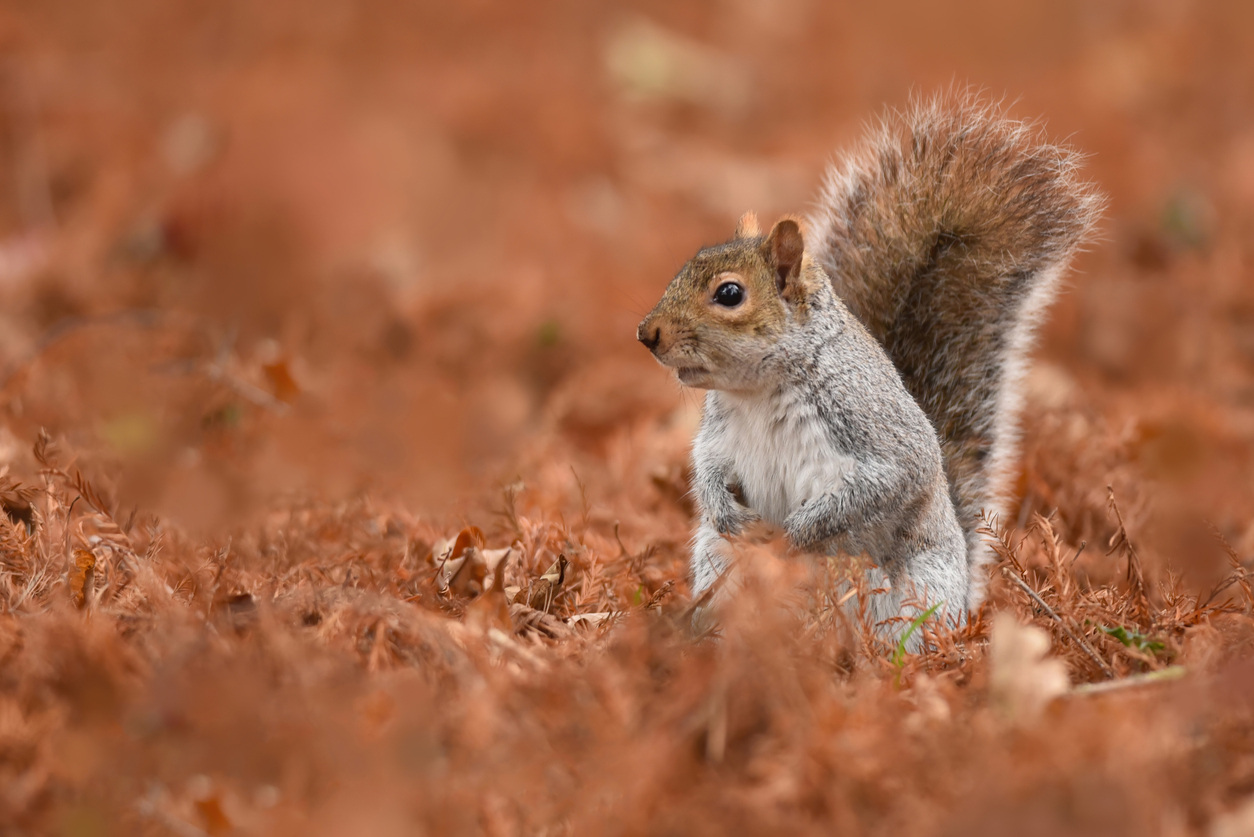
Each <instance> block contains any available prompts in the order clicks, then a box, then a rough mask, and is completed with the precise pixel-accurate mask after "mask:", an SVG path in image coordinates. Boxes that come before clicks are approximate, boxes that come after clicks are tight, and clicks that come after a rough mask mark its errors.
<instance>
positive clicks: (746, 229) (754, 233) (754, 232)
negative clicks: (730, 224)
mask: <svg viewBox="0 0 1254 837" xmlns="http://www.w3.org/2000/svg"><path fill="white" fill-rule="evenodd" d="M761 234H762V228H761V227H759V226H758V216H757V215H754V214H753V210H752V209H751V210H749V211H748V212H746V213H745V214H744V215H741V216H740V222H739V223H738V224H736V238H757V237H758V236H760V235H761Z"/></svg>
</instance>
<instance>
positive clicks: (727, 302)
mask: <svg viewBox="0 0 1254 837" xmlns="http://www.w3.org/2000/svg"><path fill="white" fill-rule="evenodd" d="M714 301H715V302H717V303H718V304H719V305H722V306H724V307H726V308H735V307H736V306H737V305H739V304H740V303H742V302H744V301H745V289H744V288H742V287H740V286H739V285H737V284H736V283H735V282H724V283H723V284H721V285H719V286H718V289H717V290H716V291H714Z"/></svg>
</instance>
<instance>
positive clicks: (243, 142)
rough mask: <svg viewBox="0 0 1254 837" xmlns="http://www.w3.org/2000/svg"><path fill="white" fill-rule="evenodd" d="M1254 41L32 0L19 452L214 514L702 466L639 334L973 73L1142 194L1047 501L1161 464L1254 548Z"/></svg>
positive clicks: (1060, 429)
mask: <svg viewBox="0 0 1254 837" xmlns="http://www.w3.org/2000/svg"><path fill="white" fill-rule="evenodd" d="M1252 56H1254V5H1251V4H1250V3H1249V2H1245V0H1232V2H1207V3H1203V2H1178V1H1177V0H1170V1H1168V0H1161V2H1155V0H1136V2H1132V0H1126V1H1125V0H1106V1H1105V2H1090V1H1089V0H1085V1H1084V2H1080V0H1062V1H1061V2H1057V1H1056V2H1049V3H1045V2H1036V3H1004V2H993V0H967V2H961V3H955V4H935V3H924V2H918V3H914V2H898V1H897V0H889V1H888V2H880V3H873V4H861V3H828V2H820V1H819V0H761V1H760V2H754V0H699V1H697V2H684V3H674V2H666V3H663V2H638V3H617V2H615V3H587V2H581V1H580V0H558V1H557V2H530V3H506V2H486V0H467V1H466V2H457V3H434V2H430V3H428V2H416V3H400V2H386V1H385V0H378V2H370V3H358V2H349V0H301V2H290V0H272V2H267V3H252V2H234V1H233V0H223V1H221V2H179V3H171V2H167V1H166V0H119V2H116V3H108V4H99V3H83V2H71V1H70V0H41V2H39V3H6V4H4V5H3V6H0V369H2V370H3V379H2V381H0V385H2V388H0V410H3V413H2V415H3V429H0V461H3V462H4V463H7V464H8V465H9V466H10V467H11V468H12V469H13V471H14V472H15V473H21V472H22V471H23V469H26V470H30V468H31V467H32V466H31V464H30V462H29V461H28V460H27V459H26V457H27V456H28V455H27V453H26V451H28V449H29V445H30V443H31V442H32V441H33V440H34V438H35V437H36V435H37V433H38V430H39V428H41V427H44V428H47V429H48V430H49V431H50V432H52V433H53V434H54V435H58V436H61V437H63V438H65V439H66V440H68V441H69V442H70V444H71V445H72V446H73V448H74V449H75V450H77V451H80V452H81V459H80V460H78V462H79V464H80V465H81V466H82V467H84V468H88V469H89V470H92V471H93V472H94V473H96V474H97V475H98V476H99V477H100V478H103V479H106V480H107V481H108V482H109V484H110V485H111V486H112V488H111V490H113V491H115V492H116V493H117V494H118V496H119V497H120V498H121V499H122V501H123V505H125V506H127V507H129V506H130V505H132V504H134V505H138V506H139V507H141V508H143V509H145V510H147V511H153V512H156V513H159V514H161V515H164V516H166V517H167V518H168V519H171V520H173V521H175V522H176V523H179V524H181V525H183V526H186V527H189V528H191V529H194V530H217V529H220V528H222V527H224V526H234V525H238V524H240V523H241V522H242V521H245V520H247V519H248V518H249V517H250V516H251V515H254V514H256V513H257V512H258V510H261V509H264V508H265V507H267V505H268V504H271V503H273V502H274V501H275V499H276V498H279V497H289V496H317V497H321V498H328V499H335V498H340V497H348V496H351V495H354V494H358V493H361V492H363V491H370V492H376V493H380V492H381V493H385V494H389V495H393V496H398V497H401V498H404V501H405V502H406V503H408V504H410V507H411V508H413V509H414V510H415V511H416V512H418V513H421V514H431V515H441V514H455V513H457V512H458V510H459V509H462V508H464V507H465V504H466V503H468V502H473V498H475V497H478V496H483V495H484V493H485V492H488V491H495V490H496V487H497V486H499V485H501V484H504V483H506V482H508V481H510V480H512V479H516V478H517V477H519V476H521V477H523V478H524V479H526V480H531V479H533V478H534V476H535V473H536V472H537V470H538V469H540V468H542V467H544V468H548V469H549V471H550V472H553V473H557V472H559V471H560V472H561V474H560V475H559V476H557V477H554V479H557V480H558V481H561V480H567V482H570V483H571V484H572V485H573V484H574V483H576V482H579V481H580V480H581V479H583V480H588V481H590V484H592V485H594V486H595V484H596V482H597V480H598V479H600V480H608V479H610V478H611V477H612V474H613V469H612V468H610V469H609V470H607V469H606V467H605V465H604V463H605V462H606V461H607V458H609V459H610V460H612V459H613V458H614V457H615V456H619V457H621V456H624V455H627V453H625V452H628V453H630V452H631V451H646V452H647V450H648V449H649V447H648V446H649V444H650V442H649V439H651V438H654V437H656V436H657V435H658V434H666V433H670V432H671V431H672V430H674V431H675V433H674V436H675V438H676V439H678V440H680V441H679V442H677V443H676V444H677V445H679V446H680V447H678V448H676V449H675V450H674V451H671V452H669V453H667V454H666V455H665V456H661V457H660V458H659V459H658V462H657V463H656V464H657V467H658V468H659V469H661V470H659V471H658V475H657V476H656V477H655V479H654V483H655V486H656V490H657V491H658V492H660V493H661V494H665V493H666V492H667V491H668V490H671V489H675V486H676V485H678V487H679V488H678V489H675V490H679V489H682V487H683V486H682V475H679V476H677V477H673V475H670V476H668V473H669V472H667V471H666V470H665V469H666V468H671V469H672V471H673V469H674V468H675V467H677V466H676V463H677V462H679V461H681V460H682V456H683V452H682V444H683V443H684V440H685V439H686V438H687V433H688V431H689V430H690V429H691V425H692V421H693V416H694V415H695V405H696V399H695V398H694V397H693V396H691V395H688V396H685V395H684V394H683V393H681V392H680V391H679V390H678V388H677V387H676V385H675V384H674V383H673V382H672V381H671V380H670V379H669V378H668V377H667V375H666V374H665V373H664V372H663V371H662V370H661V369H659V368H658V367H657V366H656V364H654V363H653V361H652V360H651V359H650V357H649V356H648V354H647V353H646V352H644V351H643V350H641V349H640V348H639V346H637V345H636V344H635V341H634V328H635V324H636V323H637V321H638V320H639V318H640V316H641V315H642V314H643V313H644V312H646V311H647V310H648V309H649V308H650V307H651V306H652V304H653V302H654V301H655V300H656V298H657V296H658V295H659V294H660V292H661V290H662V288H663V287H664V286H665V284H666V282H667V281H668V280H669V278H670V277H671V276H672V275H673V273H674V272H675V270H676V269H677V268H678V267H679V266H680V265H681V264H682V263H683V262H684V261H685V259H686V258H687V257H688V256H689V255H690V254H691V253H692V252H694V251H695V250H696V249H697V248H698V247H699V246H702V245H705V244H710V243H714V242H717V241H720V240H724V239H725V238H727V237H728V236H729V235H730V233H731V230H732V228H733V225H734V222H735V219H736V217H737V216H738V215H739V214H740V213H741V212H743V211H745V210H747V209H754V210H756V211H757V212H758V213H759V215H761V216H762V217H763V220H764V221H768V222H769V221H770V220H772V219H773V217H774V216H775V215H777V214H779V213H782V212H795V211H804V210H805V209H806V208H807V207H808V206H809V201H810V200H811V199H812V198H813V196H814V194H815V189H816V186H817V184H818V181H819V178H820V176H821V173H822V171H823V169H824V167H825V165H826V164H827V163H828V162H829V161H830V160H831V159H832V158H833V154H834V153H835V152H836V151H837V150H839V149H841V148H842V147H847V146H849V145H850V144H851V143H853V142H855V141H857V139H858V137H859V136H860V135H861V133H862V131H863V128H864V126H865V125H866V123H867V122H868V121H869V120H872V119H874V118H875V117H876V116H877V115H878V114H879V113H881V112H882V110H883V109H884V108H886V107H901V106H903V105H905V104H906V103H907V101H908V100H909V97H910V96H911V95H912V94H929V93H933V92H936V91H940V90H946V89H950V88H953V87H962V86H966V85H971V86H973V87H974V88H976V89H978V90H982V91H984V92H985V94H986V95H987V96H988V97H989V98H992V99H996V100H1004V101H1005V102H1007V103H1008V105H1009V108H1010V110H1011V112H1012V113H1013V114H1014V115H1016V116H1020V117H1023V118H1028V119H1041V120H1043V121H1044V123H1045V125H1046V127H1047V130H1048V133H1049V134H1050V135H1051V136H1052V137H1054V138H1061V139H1066V140H1068V141H1070V142H1071V143H1073V144H1074V145H1076V146H1077V147H1079V148H1080V149H1082V150H1084V151H1085V152H1087V153H1088V154H1090V155H1091V157H1090V159H1089V161H1088V165H1087V169H1086V172H1087V174H1088V176H1089V177H1090V178H1092V179H1094V180H1096V181H1097V182H1098V183H1099V184H1100V185H1101V187H1102V188H1103V189H1104V190H1106V191H1107V192H1108V193H1109V194H1110V196H1111V198H1112V203H1111V208H1110V211H1109V214H1108V217H1107V219H1106V221H1105V223H1104V225H1103V240H1101V241H1100V242H1099V243H1097V244H1096V245H1095V246H1094V247H1093V248H1092V249H1091V251H1090V252H1088V253H1086V254H1085V255H1084V256H1083V257H1082V258H1080V260H1079V262H1078V265H1077V269H1076V271H1075V272H1074V273H1073V274H1072V275H1071V277H1070V283H1071V287H1070V289H1069V291H1068V292H1067V293H1066V294H1065V295H1064V297H1063V298H1062V300H1061V301H1060V303H1059V304H1058V306H1057V308H1056V310H1055V312H1054V314H1053V316H1052V317H1051V318H1050V320H1049V321H1048V323H1047V325H1046V327H1045V330H1044V335H1043V345H1042V348H1041V352H1040V356H1041V363H1040V364H1039V366H1038V369H1037V371H1036V373H1035V374H1034V376H1033V378H1032V380H1031V382H1030V384H1031V396H1032V397H1031V400H1030V402H1029V411H1028V412H1029V414H1028V415H1027V417H1026V424H1027V432H1028V453H1029V459H1031V461H1032V462H1034V463H1035V464H1034V465H1033V470H1032V472H1031V473H1028V472H1025V476H1024V478H1023V480H1022V481H1021V486H1020V487H1021V493H1022V498H1021V499H1022V501H1023V509H1024V513H1025V514H1026V513H1027V511H1031V510H1041V511H1044V512H1046V513H1048V511H1049V510H1050V509H1051V508H1054V507H1056V506H1058V505H1060V503H1059V502H1058V500H1057V498H1056V497H1054V496H1053V495H1054V494H1056V493H1057V492H1058V491H1060V490H1061V489H1060V488H1059V487H1058V486H1059V485H1060V484H1061V483H1062V482H1064V481H1065V480H1064V479H1063V478H1059V479H1051V478H1050V476H1049V475H1050V473H1051V472H1050V467H1051V465H1050V463H1051V461H1053V460H1052V457H1054V456H1055V454H1056V452H1057V451H1059V450H1063V451H1065V455H1064V456H1063V457H1062V458H1063V459H1065V460H1066V463H1065V465H1066V468H1068V469H1069V470H1068V472H1067V473H1068V476H1067V478H1066V479H1067V480H1071V481H1073V482H1076V483H1078V484H1079V485H1080V488H1078V489H1076V490H1080V491H1088V492H1091V493H1092V495H1093V497H1094V499H1093V501H1092V502H1091V503H1089V505H1088V507H1091V509H1092V515H1093V516H1094V519H1096V518H1100V517H1104V511H1103V508H1104V506H1103V504H1104V498H1105V485H1106V483H1107V482H1108V481H1109V479H1110V478H1109V469H1110V468H1112V467H1114V465H1116V464H1117V465H1120V466H1121V467H1122V466H1123V465H1128V466H1129V467H1131V468H1133V470H1131V471H1129V472H1128V473H1129V474H1130V475H1131V476H1129V477H1128V478H1127V481H1128V482H1130V483H1137V484H1139V481H1140V480H1142V479H1144V480H1153V481H1157V483H1161V484H1162V485H1163V486H1165V487H1166V490H1168V491H1176V492H1177V495H1175V496H1179V497H1181V498H1185V499H1186V500H1187V501H1188V503H1189V504H1190V505H1189V508H1190V509H1194V510H1195V511H1196V512H1197V513H1196V514H1191V516H1186V517H1187V521H1185V522H1182V523H1181V524H1180V526H1179V527H1177V528H1178V529H1179V532H1176V534H1177V535H1179V537H1181V538H1185V537H1187V536H1188V533H1189V530H1188V525H1194V524H1196V525H1203V524H1205V525H1212V524H1213V525H1215V526H1217V527H1219V529H1220V530H1221V531H1222V532H1223V533H1224V534H1225V536H1226V537H1227V538H1229V540H1230V541H1231V542H1232V543H1235V544H1237V545H1238V546H1239V547H1240V548H1241V549H1243V550H1246V552H1245V553H1244V554H1248V553H1249V552H1250V551H1254V529H1251V528H1249V519H1250V511H1251V509H1252V508H1254V503H1252V502H1251V493H1252V490H1254V484H1252V483H1251V478H1250V476H1249V474H1250V470H1249V464H1250V462H1249V455H1250V451H1251V449H1252V445H1254V378H1251V374H1250V373H1251V371H1252V370H1254V237H1252V236H1251V233H1252V232H1254V107H1252V105H1254V57H1252ZM667 438H670V437H669V436H668V437H667ZM1099 440H1100V441H1099ZM1089 448H1092V449H1093V450H1092V452H1091V455H1090V454H1088V453H1085V451H1086V450H1088V449H1089ZM555 452H558V453H557V454H555ZM642 455H648V454H647V453H646V454H642ZM1085 457H1087V458H1085ZM1076 463H1079V465H1076ZM1086 463H1087V464H1086ZM572 465H573V466H574V468H576V469H578V471H579V475H575V473H576V472H575V471H574V470H571V473H570V476H569V479H568V477H567V475H566V472H567V471H568V470H570V468H571V466H572ZM1059 467H1060V468H1061V467H1063V466H1061V465H1060V466H1059ZM1077 467H1078V468H1079V470H1078V471H1077V470H1076V468H1077ZM1086 468H1087V470H1085V469H1086ZM589 474H590V475H589ZM598 474H600V476H598ZM607 475H608V476H607ZM1034 475H1035V476H1034ZM1041 475H1044V476H1041ZM672 477H673V478H672ZM583 487H584V486H583V483H581V482H580V483H579V489H580V490H583ZM1173 487H1174V488H1173ZM1140 496H1141V495H1139V494H1137V495H1134V498H1133V499H1134V500H1135V499H1136V498H1137V497H1140ZM1137 502H1139V500H1137ZM1145 502H1149V501H1148V500H1146V501H1145ZM1067 507H1068V508H1072V507H1074V504H1067ZM1074 516H1080V515H1079V513H1075V514H1073V517H1074ZM1182 520H1184V518H1182ZM1189 521H1191V522H1189ZM1063 522H1064V523H1065V524H1067V525H1069V526H1070V527H1071V528H1072V530H1073V532H1079V533H1080V534H1083V532H1084V530H1085V528H1086V527H1088V528H1092V527H1093V526H1096V525H1097V524H1093V523H1091V522H1089V523H1086V522H1085V521H1083V520H1078V519H1075V520H1070V521H1063ZM1186 523H1187V524H1188V525H1186ZM1172 531H1175V530H1172ZM1170 534H1171V533H1170V532H1165V534H1164V538H1166V537H1167V535H1170ZM678 537H680V538H682V533H678ZM1159 542H1160V543H1162V544H1164V545H1166V544H1167V543H1168V541H1167V540H1163V539H1160V540H1159ZM1196 543H1197V542H1196V541H1188V544H1189V545H1188V546H1187V550H1188V556H1189V557H1187V558H1186V559H1184V563H1186V564H1187V563H1189V562H1191V561H1194V557H1196V563H1197V564H1198V566H1202V567H1204V566H1205V565H1206V562H1207V561H1209V560H1212V559H1213V560H1214V561H1218V560H1219V558H1217V557H1213V556H1212V558H1206V557H1205V556H1195V555H1194V554H1195V553H1196V552H1197V550H1198V549H1201V547H1197V546H1196ZM1165 551H1170V549H1165Z"/></svg>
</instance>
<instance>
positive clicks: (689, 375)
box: [675, 366, 710, 386]
mask: <svg viewBox="0 0 1254 837" xmlns="http://www.w3.org/2000/svg"><path fill="white" fill-rule="evenodd" d="M709 374H710V370H708V369H706V368H705V367H704V366H677V367H675V376H676V377H678V378H679V382H680V383H681V384H687V385H689V386H691V385H692V384H693V383H695V382H696V381H699V380H701V379H702V378H704V377H705V376H706V375H709Z"/></svg>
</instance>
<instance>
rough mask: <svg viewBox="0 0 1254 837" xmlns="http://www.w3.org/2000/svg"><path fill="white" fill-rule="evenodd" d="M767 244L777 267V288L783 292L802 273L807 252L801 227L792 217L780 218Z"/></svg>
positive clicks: (772, 262) (773, 263) (767, 238)
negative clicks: (803, 258) (802, 257)
mask: <svg viewBox="0 0 1254 837" xmlns="http://www.w3.org/2000/svg"><path fill="white" fill-rule="evenodd" d="M766 246H767V252H768V253H769V255H770V260H771V264H772V265H773V266H774V268H775V288H776V290H778V291H779V292H780V293H781V294H782V293H784V291H785V290H786V289H787V288H788V286H789V285H790V284H793V283H795V282H796V280H797V278H798V277H799V276H800V275H801V256H802V254H803V253H804V252H805V239H804V238H802V236H801V227H800V226H798V224H797V222H796V221H794V220H793V219H791V218H784V219H782V220H780V221H779V222H777V223H776V224H775V226H774V227H772V228H771V234H770V235H769V236H767V237H766Z"/></svg>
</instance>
